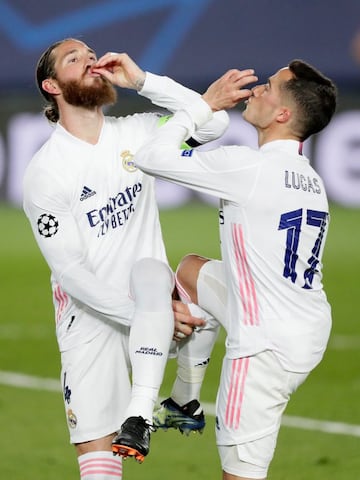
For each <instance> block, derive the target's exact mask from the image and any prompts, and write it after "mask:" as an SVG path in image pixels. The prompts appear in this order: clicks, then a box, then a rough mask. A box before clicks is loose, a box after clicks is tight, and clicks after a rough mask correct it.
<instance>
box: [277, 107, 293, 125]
mask: <svg viewBox="0 0 360 480" xmlns="http://www.w3.org/2000/svg"><path fill="white" fill-rule="evenodd" d="M290 118H291V110H290V109H289V108H286V107H282V108H281V110H280V112H279V113H278V115H277V117H276V120H277V121H278V122H279V123H286V122H288V121H289V120H290Z"/></svg>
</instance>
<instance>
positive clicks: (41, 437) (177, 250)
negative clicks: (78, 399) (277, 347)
mask: <svg viewBox="0 0 360 480" xmlns="http://www.w3.org/2000/svg"><path fill="white" fill-rule="evenodd" d="M331 213H332V223H331V228H330V233H329V237H328V244H327V250H326V253H325V259H324V260H325V262H324V263H325V269H324V283H325V286H326V290H327V292H328V297H329V300H330V302H331V304H332V307H333V318H334V324H333V332H332V336H331V341H330V344H329V348H328V351H327V353H326V355H325V358H324V360H323V362H322V364H321V365H320V366H319V367H318V368H317V369H316V370H315V372H314V373H313V374H312V375H311V376H310V378H309V379H308V381H307V383H305V384H304V385H303V386H302V387H301V388H300V389H299V390H298V392H296V394H295V395H294V396H293V399H292V401H291V402H290V404H289V407H288V409H287V412H286V418H285V419H284V425H283V427H282V429H281V431H280V436H279V442H278V447H277V451H276V455H275V459H274V461H273V463H272V465H271V469H270V472H269V480H288V479H291V480H300V479H301V480H303V479H304V480H305V479H306V480H325V479H326V480H328V479H330V478H332V479H335V480H349V479H355V480H357V479H360V455H359V451H360V408H359V399H360V322H359V320H360V313H359V312H360V291H359V285H360V283H359V279H358V275H359V270H360V249H359V245H360V211H359V210H346V209H342V208H340V207H336V206H332V208H331ZM161 217H162V224H163V230H164V237H165V242H166V244H167V247H168V255H169V259H170V263H171V264H172V266H173V267H175V266H176V264H177V262H178V261H179V259H180V258H181V257H182V256H183V255H184V254H185V253H189V252H197V253H202V254H204V255H207V256H218V254H219V249H218V236H217V213H216V210H215V209H213V208H210V207H206V206H204V205H202V204H189V205H188V206H186V207H184V208H181V209H178V210H170V211H163V212H162V213H161ZM0 218H1V224H2V230H1V237H0V247H1V248H0V259H1V262H0V265H1V269H0V288H1V320H0V370H1V371H0V425H1V436H0V452H1V453H0V456H1V460H0V477H1V478H2V479H6V480H20V479H21V480H28V479H29V480H34V479H36V480H60V479H61V480H65V479H66V480H76V479H78V469H77V463H76V459H75V455H74V452H73V447H71V446H70V445H69V443H68V436H67V428H66V424H65V419H64V414H63V405H62V398H61V393H60V391H59V389H58V384H57V378H58V369H59V355H58V353H57V345H56V340H55V334H54V328H53V310H52V304H51V297H50V286H49V272H48V268H47V266H46V264H45V262H44V260H43V259H42V257H41V255H40V253H39V251H38V249H37V246H36V245H35V242H34V240H33V238H32V234H31V231H30V228H29V226H28V224H27V221H26V219H25V218H24V215H23V213H22V212H21V211H20V210H17V209H13V208H9V207H8V206H5V205H3V206H0ZM222 342H223V336H222V337H221V338H220V339H219V342H218V344H217V345H216V348H215V352H214V355H213V358H212V361H211V364H210V366H209V370H208V373H207V377H206V381H205V384H204V387H203V392H202V397H203V400H204V401H205V402H207V403H208V404H209V408H210V410H211V404H212V403H213V402H214V400H215V395H216V385H217V378H218V373H219V366H220V362H221V356H222V353H223V345H222ZM174 368H175V364H174V361H170V362H169V364H168V369H167V373H166V378H165V381H164V385H163V388H162V392H161V393H162V395H163V396H167V395H168V393H169V390H170V385H171V380H172V378H173V375H174ZM6 372H11V373H12V374H11V375H6ZM14 374H21V375H22V376H21V377H17V376H15V375H14ZM17 380H18V381H19V385H17V386H15V385H11V382H16V381H17ZM36 380H38V381H37V382H36ZM51 380H52V381H51ZM26 381H27V382H28V384H27V385H26ZM207 419H208V426H207V428H206V429H205V432H204V434H203V435H201V436H200V435H197V436H196V435H194V436H190V437H189V438H186V437H182V436H181V435H179V434H178V433H177V432H170V431H169V432H166V433H164V432H158V433H156V434H154V435H153V436H152V445H151V454H150V455H149V457H147V459H146V461H145V462H144V464H142V465H139V464H137V463H136V462H134V461H132V460H129V461H127V462H126V463H125V467H124V478H125V479H131V480H139V479H141V478H146V479H147V480H155V479H156V480H158V479H162V478H170V479H171V480H180V479H181V478H186V479H187V480H212V479H218V480H220V478H221V475H220V464H219V460H218V457H217V451H216V447H215V444H214V433H213V430H214V428H213V427H214V418H213V416H212V415H211V414H209V415H208V416H207ZM290 425H291V426H290Z"/></svg>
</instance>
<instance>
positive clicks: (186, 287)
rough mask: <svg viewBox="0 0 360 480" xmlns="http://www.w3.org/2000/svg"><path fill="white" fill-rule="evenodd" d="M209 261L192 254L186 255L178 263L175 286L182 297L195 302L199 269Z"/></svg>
mask: <svg viewBox="0 0 360 480" xmlns="http://www.w3.org/2000/svg"><path fill="white" fill-rule="evenodd" d="M208 261H209V259H208V258H205V257H200V256H199V255H195V254H193V253H191V254H189V255H186V256H185V257H184V258H183V259H182V260H181V261H180V263H179V265H178V268H177V270H176V285H177V288H178V290H179V293H180V295H181V296H183V297H188V300H189V301H192V302H194V303H196V302H197V280H198V276H199V272H200V269H201V267H202V266H203V265H204V264H205V263H206V262H208Z"/></svg>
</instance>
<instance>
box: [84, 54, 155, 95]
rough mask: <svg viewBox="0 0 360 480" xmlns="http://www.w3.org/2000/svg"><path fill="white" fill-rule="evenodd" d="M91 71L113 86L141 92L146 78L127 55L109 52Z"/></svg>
mask: <svg viewBox="0 0 360 480" xmlns="http://www.w3.org/2000/svg"><path fill="white" fill-rule="evenodd" d="M91 70H92V71H93V72H94V73H98V74H100V75H101V76H103V77H104V78H106V79H107V80H109V82H111V83H112V84H113V85H116V86H118V87H122V88H130V89H132V90H137V91H138V90H141V88H142V86H143V85H144V81H145V76H146V73H145V72H144V71H143V70H142V69H141V68H140V67H139V66H138V65H137V64H136V63H135V62H134V61H133V60H132V59H131V58H130V57H129V55H128V54H127V53H116V52H108V53H106V54H105V55H103V56H102V57H101V58H99V59H98V60H97V61H96V62H95V63H94V65H93V66H92V68H91Z"/></svg>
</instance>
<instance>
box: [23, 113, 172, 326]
mask: <svg viewBox="0 0 360 480" xmlns="http://www.w3.org/2000/svg"><path fill="white" fill-rule="evenodd" d="M157 122H158V117H157V115H155V114H136V115H132V116H129V117H125V118H111V117H105V119H104V124H103V128H102V131H101V135H100V139H99V141H98V143H97V144H96V145H91V144H88V143H86V142H84V141H82V140H79V139H78V138H76V137H74V136H72V135H71V134H70V133H68V132H67V131H66V130H65V129H64V128H63V127H62V126H61V125H59V124H57V125H56V127H55V131H54V132H53V133H52V135H51V137H50V139H49V140H48V141H47V142H46V143H45V145H44V146H43V147H42V148H41V149H40V151H39V152H38V153H37V154H36V155H35V156H34V158H33V159H32V162H31V163H30V165H29V167H28V169H27V172H26V176H25V179H24V209H25V212H26V214H27V216H28V217H29V219H30V222H31V225H32V229H33V232H34V235H35V238H36V240H37V242H38V244H39V247H40V249H41V251H42V253H43V255H44V257H45V259H46V261H47V263H48V264H49V266H50V268H51V272H52V288H53V292H54V302H55V307H56V316H57V323H58V324H59V327H60V324H61V319H62V317H63V316H66V317H68V318H69V310H70V313H71V308H72V307H73V306H75V307H79V302H80V305H81V304H83V308H84V309H86V307H85V305H87V306H88V307H91V308H92V309H94V311H95V312H98V313H99V314H103V315H105V316H108V317H109V318H111V319H114V320H117V319H119V318H121V319H122V320H123V321H122V323H129V318H130V317H131V315H132V312H133V302H132V300H131V299H130V298H129V296H128V290H129V275H130V271H131V268H132V265H133V264H134V262H135V261H136V260H137V259H140V258H142V257H153V258H157V259H160V260H163V261H167V260H166V254H165V249H164V245H163V240H162V236H161V229H160V224H159V216H158V209H157V206H156V201H155V191H154V185H153V184H154V179H153V178H152V177H149V176H147V175H144V174H143V173H142V172H141V171H140V170H138V169H137V168H135V166H134V162H133V155H134V153H135V152H136V150H137V149H138V148H139V146H140V145H142V143H143V142H144V140H145V139H146V138H148V136H149V133H150V132H151V130H153V129H155V128H157ZM60 285H61V288H60ZM68 293H71V295H68ZM74 304H75V305H74Z"/></svg>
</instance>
